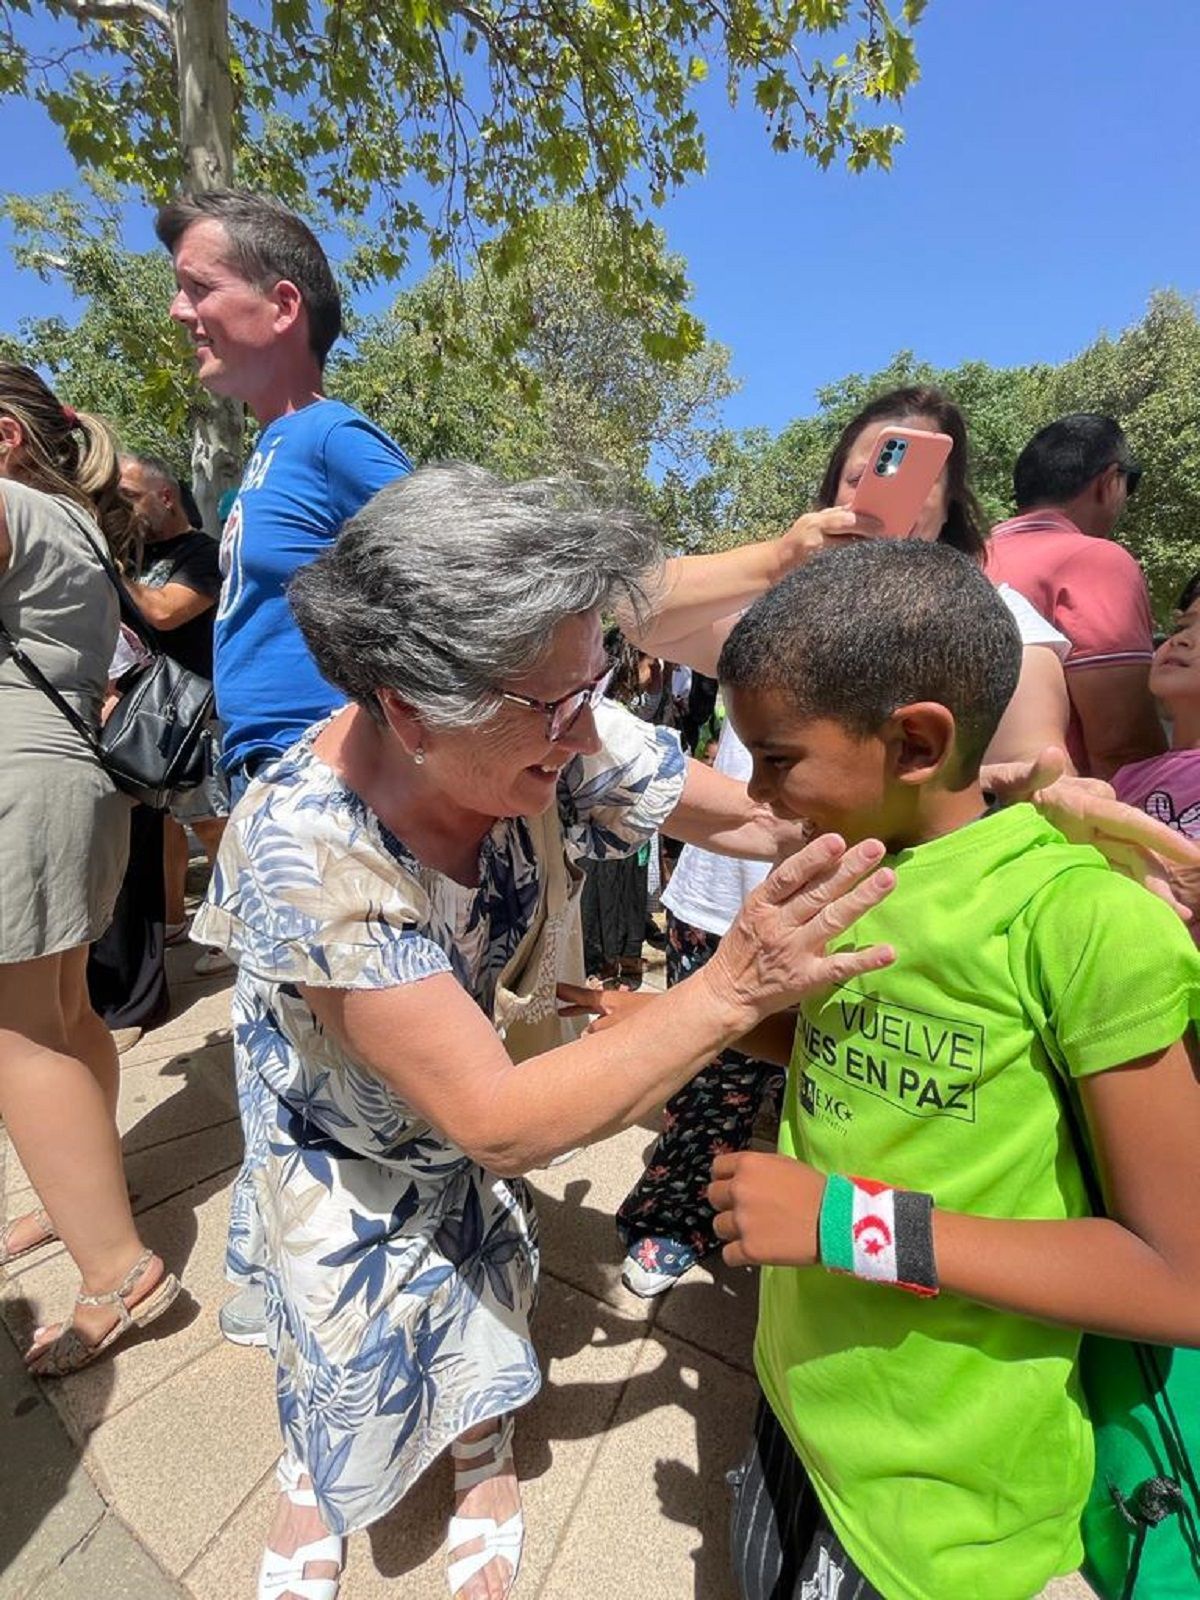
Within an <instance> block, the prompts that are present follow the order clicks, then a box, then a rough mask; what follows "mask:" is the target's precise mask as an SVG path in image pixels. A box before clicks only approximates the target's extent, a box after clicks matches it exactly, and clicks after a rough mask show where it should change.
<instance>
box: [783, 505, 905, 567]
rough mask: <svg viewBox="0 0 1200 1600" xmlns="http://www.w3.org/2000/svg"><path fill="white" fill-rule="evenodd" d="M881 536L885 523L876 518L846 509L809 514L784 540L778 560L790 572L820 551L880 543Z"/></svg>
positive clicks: (838, 507)
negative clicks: (872, 541)
mask: <svg viewBox="0 0 1200 1600" xmlns="http://www.w3.org/2000/svg"><path fill="white" fill-rule="evenodd" d="M882 535H883V524H882V523H880V522H878V521H876V519H875V518H874V517H864V516H859V515H856V514H855V513H854V512H853V511H851V510H849V508H848V507H846V506H830V507H829V508H828V510H825V511H807V512H805V514H804V515H803V516H802V517H797V518H796V520H795V522H793V523H792V525H791V527H790V528H789V529H788V531H787V532H786V533H785V534H783V535H782V536H781V538H780V540H779V558H780V562H781V565H782V567H783V571H784V572H790V571H791V570H792V568H793V567H799V566H803V564H804V563H805V562H806V561H807V560H808V559H809V557H810V556H815V555H816V554H817V553H818V552H819V551H821V550H827V549H829V548H830V547H831V546H833V547H835V548H836V546H838V545H839V544H842V543H844V542H845V541H846V540H849V539H879V538H881V537H882Z"/></svg>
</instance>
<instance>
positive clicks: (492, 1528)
mask: <svg viewBox="0 0 1200 1600" xmlns="http://www.w3.org/2000/svg"><path fill="white" fill-rule="evenodd" d="M512 1436H513V1416H512V1412H511V1411H510V1412H509V1413H508V1415H507V1416H506V1417H505V1419H504V1421H503V1422H502V1423H501V1424H500V1426H499V1428H498V1429H496V1431H495V1432H494V1433H489V1434H488V1435H487V1436H486V1438H483V1439H472V1440H463V1439H456V1440H455V1441H454V1443H453V1444H452V1445H451V1446H450V1455H451V1457H452V1458H453V1461H454V1490H455V1493H456V1494H457V1493H458V1492H459V1491H460V1490H462V1489H470V1488H472V1487H473V1486H474V1485H475V1484H477V1483H484V1482H485V1481H486V1480H487V1479H488V1478H494V1477H495V1476H496V1474H497V1473H498V1472H499V1471H500V1469H501V1468H502V1467H503V1466H504V1464H505V1462H506V1461H511V1460H512ZM492 1451H495V1456H494V1458H493V1459H492V1460H491V1461H489V1462H487V1463H486V1464H485V1465H484V1466H482V1467H460V1466H459V1462H460V1461H464V1462H469V1461H476V1460H478V1458H479V1457H480V1456H482V1455H487V1454H490V1453H491V1452H492ZM472 1539H482V1540H483V1549H482V1550H477V1551H476V1552H475V1554H474V1555H470V1556H460V1557H459V1559H458V1560H457V1561H451V1562H450V1563H449V1564H448V1566H447V1568H446V1579H447V1581H448V1583H449V1585H450V1593H451V1594H452V1595H455V1594H457V1593H458V1591H459V1590H460V1589H461V1588H462V1587H463V1585H464V1584H466V1583H470V1581H471V1579H472V1578H473V1577H474V1576H475V1574H476V1573H477V1572H482V1571H483V1569H484V1567H486V1566H487V1565H488V1563H489V1562H492V1561H495V1559H496V1557H497V1556H500V1557H502V1558H503V1559H504V1560H505V1561H507V1562H508V1564H509V1566H510V1567H511V1568H512V1572H511V1573H510V1575H509V1579H508V1588H507V1589H506V1590H505V1591H504V1592H505V1594H509V1593H511V1591H512V1586H513V1584H514V1583H515V1582H516V1581H517V1568H518V1567H519V1566H520V1565H521V1548H522V1546H523V1544H524V1542H525V1514H524V1512H523V1511H518V1512H516V1513H515V1514H514V1515H513V1516H511V1517H509V1519H508V1521H507V1522H497V1521H496V1519H495V1517H451V1518H450V1527H449V1530H448V1532H447V1535H446V1546H447V1549H448V1550H449V1551H454V1550H459V1549H461V1548H462V1546H463V1545H464V1544H469V1543H470V1542H471V1540H472Z"/></svg>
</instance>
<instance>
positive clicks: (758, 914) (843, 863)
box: [695, 833, 896, 1031]
mask: <svg viewBox="0 0 1200 1600" xmlns="http://www.w3.org/2000/svg"><path fill="white" fill-rule="evenodd" d="M884 854H885V851H884V847H883V845H882V844H881V843H880V842H879V840H878V839H864V840H862V841H861V842H860V843H858V844H856V845H854V846H853V847H852V848H851V849H847V848H846V843H845V840H844V839H841V838H839V837H838V835H837V834H832V833H827V834H822V835H821V837H820V838H818V839H814V840H813V842H812V843H811V844H809V845H806V846H805V848H804V849H803V850H800V851H798V852H797V853H796V854H795V855H793V856H789V857H788V858H787V860H786V861H783V862H781V863H780V864H779V866H777V867H775V868H774V870H773V871H772V872H771V874H770V875H769V877H767V879H766V880H765V882H763V883H762V884H760V885H759V887H758V888H757V889H756V890H755V891H754V892H753V894H751V895H748V896H747V898H746V899H745V901H744V902H743V903H742V906H741V909H740V910H739V912H738V914H737V916H736V917H735V918H734V920H733V923H732V924H731V926H730V929H729V932H728V933H727V934H726V935H725V937H724V938H723V939H722V940H721V943H720V946H719V948H718V949H717V952H716V954H715V955H714V956H713V958H712V960H711V961H709V962H708V963H707V964H706V965H705V966H703V967H702V968H701V969H700V972H699V973H697V974H696V975H695V976H696V978H697V979H699V978H701V977H703V978H704V980H705V981H706V982H707V983H709V984H710V985H712V986H713V987H714V990H715V992H716V993H717V995H718V996H719V997H720V998H721V999H722V1000H724V1001H726V1002H732V1003H733V1004H734V1005H735V1006H737V1007H738V1008H739V1010H740V1011H741V1012H742V1014H743V1016H744V1018H745V1021H746V1030H745V1031H748V1030H749V1028H750V1027H752V1026H753V1025H754V1023H756V1022H757V1021H759V1020H760V1019H761V1018H763V1017H766V1016H769V1015H771V1014H772V1013H773V1012H776V1011H783V1010H786V1009H787V1008H788V1007H790V1006H792V1005H795V1004H796V1002H797V1001H798V1000H800V999H801V997H802V996H804V995H806V994H809V993H811V992H812V991H813V990H814V989H822V988H826V987H828V986H830V985H833V984H839V983H848V982H849V981H850V980H851V979H852V978H857V977H860V976H862V974H863V973H867V972H875V971H878V969H879V968H880V967H886V966H889V965H890V964H891V962H892V961H893V960H894V959H895V954H894V952H893V950H892V949H891V947H890V946H888V945H869V946H867V947H866V948H865V949H861V950H859V949H847V950H841V951H839V952H837V953H836V954H834V955H829V954H827V953H826V946H827V944H828V943H829V942H830V941H831V940H832V939H836V938H837V937H838V936H839V935H840V934H842V933H845V932H846V930H847V929H848V928H850V927H851V926H852V925H853V924H854V923H855V922H857V920H858V919H859V917H861V916H862V915H863V914H864V913H865V912H867V911H869V910H871V908H872V907H873V906H877V905H878V904H879V903H880V901H881V900H883V899H885V898H886V896H887V895H889V894H890V893H891V892H892V889H893V888H894V886H895V882H896V874H895V873H894V872H893V871H892V870H891V869H890V868H887V867H884V868H881V867H880V866H879V863H880V861H881V860H882V859H883V856H884Z"/></svg>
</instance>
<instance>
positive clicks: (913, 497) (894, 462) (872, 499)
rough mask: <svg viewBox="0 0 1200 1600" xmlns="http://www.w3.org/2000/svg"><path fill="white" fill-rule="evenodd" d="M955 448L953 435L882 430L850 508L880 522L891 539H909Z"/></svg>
mask: <svg viewBox="0 0 1200 1600" xmlns="http://www.w3.org/2000/svg"><path fill="white" fill-rule="evenodd" d="M953 448H954V441H953V439H951V437H950V435H949V434H948V433H920V432H918V431H917V430H916V429H915V428H881V429H880V430H879V433H878V435H877V436H876V438H875V442H874V444H873V445H872V446H871V453H870V455H869V456H868V457H867V465H866V468H865V469H864V471H863V475H862V477H861V478H860V479H859V481H858V485H857V487H856V488H855V490H854V498H853V499H852V500H851V502H850V509H851V510H852V511H858V512H861V513H862V514H863V515H864V516H871V517H875V518H877V519H878V521H879V522H880V523H882V525H883V531H884V534H885V536H886V537H887V538H889V539H904V538H907V536H908V535H909V534H910V533H911V532H912V530H913V527H914V525H915V523H916V520H917V518H918V516H920V514H921V507H922V506H923V505H924V504H925V502H926V500H927V499H928V498H929V492H930V490H931V489H932V488H933V486H934V484H935V483H936V482H937V480H938V478H939V476H940V474H941V471H942V468H943V467H944V466H945V465H946V459H947V457H948V456H949V454H950V451H951V450H952V449H953ZM881 467H882V469H883V470H882V471H881V470H880V468H881Z"/></svg>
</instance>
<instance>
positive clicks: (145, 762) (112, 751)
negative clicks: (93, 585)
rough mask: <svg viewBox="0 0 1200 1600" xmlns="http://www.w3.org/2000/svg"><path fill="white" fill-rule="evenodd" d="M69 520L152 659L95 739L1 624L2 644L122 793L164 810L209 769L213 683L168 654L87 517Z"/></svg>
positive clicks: (134, 675) (136, 672)
mask: <svg viewBox="0 0 1200 1600" xmlns="http://www.w3.org/2000/svg"><path fill="white" fill-rule="evenodd" d="M72 520H73V521H75V522H76V526H78V527H79V528H80V529H81V531H82V533H83V535H84V537H85V538H86V539H87V541H88V543H89V544H90V545H91V547H92V549H93V551H94V552H95V555H96V559H97V560H98V561H99V562H100V565H101V566H102V567H103V568H104V571H105V574H106V575H107V577H108V580H109V582H110V583H111V584H112V585H113V587H114V588H115V589H116V591H117V599H118V600H119V602H120V605H121V617H122V620H123V621H124V622H125V623H126V625H127V626H128V627H130V628H131V629H132V630H133V632H134V633H136V634H137V636H138V638H139V639H140V640H141V642H142V644H143V645H144V646H145V648H146V649H147V650H148V651H149V652H150V659H149V661H147V662H146V663H145V664H144V665H142V666H140V667H135V668H134V669H133V670H132V671H131V672H128V673H126V674H125V676H124V677H123V678H122V680H121V683H122V692H121V697H120V699H119V700H118V701H117V703H116V705H115V706H114V707H113V709H112V711H111V712H110V713H109V716H108V719H107V721H106V722H105V723H104V725H103V726H102V727H101V728H100V730H99V732H95V731H93V729H91V728H90V727H89V726H88V725H87V723H86V722H85V721H84V720H83V718H82V717H81V716H80V715H79V714H78V712H77V711H76V710H75V709H74V707H73V706H72V705H71V704H70V703H69V701H67V700H66V699H65V698H64V697H63V696H62V695H61V694H60V693H59V691H58V690H57V689H56V688H55V687H54V685H53V684H52V683H51V682H50V681H49V679H48V678H47V677H46V676H45V674H44V673H43V672H42V671H41V670H40V668H39V667H37V666H36V665H35V664H34V662H32V661H31V660H30V659H29V657H28V656H27V655H26V654H25V652H24V651H23V650H22V649H21V647H20V646H19V645H18V644H17V642H16V640H15V639H14V638H13V637H12V635H11V634H10V633H9V631H8V629H7V628H6V627H5V626H4V623H3V622H2V621H0V638H3V639H4V640H5V642H6V643H7V645H8V649H9V654H10V655H11V656H12V658H13V660H14V661H15V662H16V664H17V666H18V667H19V668H20V669H21V671H22V672H23V673H24V674H25V676H26V678H28V680H29V681H30V683H32V684H33V686H34V688H35V689H40V690H41V692H42V693H43V694H44V695H45V696H46V697H47V698H48V699H49V700H52V701H53V702H54V704H55V705H56V706H57V707H58V709H59V710H60V711H61V712H62V714H63V716H64V717H66V719H67V720H68V722H70V724H71V726H72V727H73V728H74V729H75V730H76V732H77V733H78V734H79V736H80V738H82V739H83V740H84V741H85V743H86V744H88V745H89V746H90V748H91V749H92V750H93V752H94V753H95V755H96V757H97V759H98V760H99V762H100V764H101V766H102V767H103V768H104V770H105V771H106V772H107V773H108V775H109V777H110V778H111V779H112V781H113V782H114V783H115V784H116V786H117V788H118V789H121V790H123V791H124V793H125V794H127V795H130V796H132V798H133V799H135V800H138V801H140V802H141V803H142V805H146V806H151V807H153V809H154V810H156V811H165V810H166V809H167V807H168V806H169V805H170V803H171V799H172V796H174V795H177V794H183V793H186V791H187V790H189V789H194V788H196V787H197V785H198V784H201V783H203V781H204V779H205V778H206V777H207V776H208V773H209V771H210V770H211V759H212V757H211V742H210V740H209V738H208V724H209V722H210V720H211V718H212V714H213V688H212V684H211V683H210V682H209V681H208V679H207V678H202V677H201V676H200V675H199V673H196V672H189V670H188V669H187V668H186V667H182V666H180V664H179V663H178V662H177V661H173V660H172V659H171V657H170V656H168V655H166V654H165V653H164V652H163V650H162V648H161V647H160V645H159V643H158V640H157V637H156V636H155V634H154V630H153V629H152V628H151V627H150V626H149V624H148V623H147V622H146V619H145V618H144V617H143V616H142V614H141V612H140V611H139V610H138V608H137V606H136V605H135V604H134V603H133V601H132V599H131V598H130V596H129V594H128V593H127V591H126V589H125V586H124V585H123V584H122V582H121V580H120V578H119V577H118V576H117V573H116V570H115V569H114V567H113V565H112V562H111V561H110V560H109V558H108V556H107V555H106V554H105V553H104V551H103V550H102V549H101V548H100V546H99V545H98V544H97V542H96V540H95V539H94V538H93V537H92V535H91V532H90V531H89V530H88V528H87V526H86V524H85V522H84V519H83V517H82V515H80V516H79V517H77V518H76V517H74V516H73V517H72Z"/></svg>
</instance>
